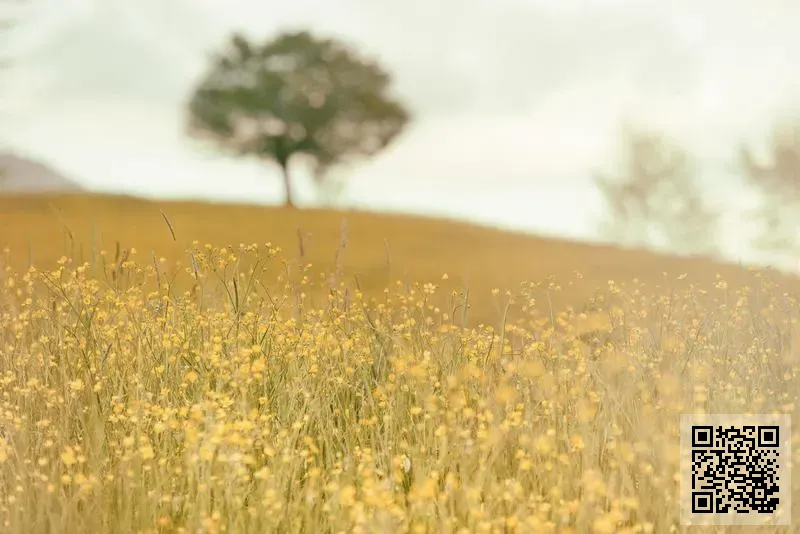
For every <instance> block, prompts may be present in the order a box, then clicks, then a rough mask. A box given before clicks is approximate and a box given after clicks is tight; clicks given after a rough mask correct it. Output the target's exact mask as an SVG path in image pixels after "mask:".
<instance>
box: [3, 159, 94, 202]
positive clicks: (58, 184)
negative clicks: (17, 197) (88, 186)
mask: <svg viewBox="0 0 800 534" xmlns="http://www.w3.org/2000/svg"><path fill="white" fill-rule="evenodd" d="M81 189H82V188H81V187H80V186H79V185H78V184H76V183H75V182H73V181H72V180H70V179H69V178H66V177H64V176H63V175H61V174H60V173H58V172H57V171H55V170H53V169H51V168H50V167H48V166H47V165H43V164H42V163H39V162H36V161H34V160H32V159H28V158H24V157H22V156H18V155H15V154H12V153H10V152H0V193H42V192H48V193H52V192H77V191H80V190H81Z"/></svg>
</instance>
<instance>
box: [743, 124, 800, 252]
mask: <svg viewBox="0 0 800 534" xmlns="http://www.w3.org/2000/svg"><path fill="white" fill-rule="evenodd" d="M767 152H768V153H767V157H766V158H758V157H756V155H755V154H754V151H753V150H752V149H751V148H749V147H742V148H741V150H740V152H739V155H740V162H741V166H742V169H743V172H744V176H745V179H746V182H747V183H748V184H749V185H750V186H752V187H754V188H755V189H756V190H758V191H759V193H761V197H762V203H761V206H760V208H759V211H758V219H759V220H760V221H761V223H762V232H761V234H760V235H759V236H758V238H757V239H756V243H755V244H756V246H757V247H758V248H760V249H764V250H770V251H777V252H781V251H784V252H789V253H792V254H795V253H797V252H800V121H798V122H790V121H786V122H784V123H779V124H777V125H776V126H775V128H774V131H773V135H772V139H771V142H770V143H769V146H768V151H767Z"/></svg>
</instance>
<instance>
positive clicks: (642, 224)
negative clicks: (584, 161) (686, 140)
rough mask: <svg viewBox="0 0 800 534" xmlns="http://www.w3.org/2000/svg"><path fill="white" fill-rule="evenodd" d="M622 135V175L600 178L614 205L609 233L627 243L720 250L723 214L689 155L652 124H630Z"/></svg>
mask: <svg viewBox="0 0 800 534" xmlns="http://www.w3.org/2000/svg"><path fill="white" fill-rule="evenodd" d="M622 137H623V143H622V145H623V157H622V161H621V165H620V172H619V174H618V175H617V176H616V177H608V176H606V175H603V174H600V175H598V176H596V178H595V184H596V185H597V187H598V189H599V190H600V192H601V193H602V194H603V196H604V197H605V200H606V202H607V204H608V208H609V217H608V220H607V221H606V222H605V224H604V226H603V228H602V230H603V232H604V233H605V234H606V235H607V236H609V237H611V238H612V239H613V240H616V241H618V242H621V243H623V244H625V245H632V246H648V245H651V244H652V243H658V244H660V245H661V246H663V247H665V248H667V249H670V250H672V251H675V252H679V253H689V254H717V252H718V250H717V245H716V225H717V219H718V214H717V213H716V212H715V211H714V210H712V209H711V208H710V207H709V206H708V205H707V204H706V202H705V201H704V199H703V196H702V194H701V193H700V191H699V190H698V188H697V185H696V183H695V173H694V164H693V162H692V161H691V158H690V156H689V154H688V153H687V152H686V151H685V150H684V149H683V148H682V147H680V146H679V145H677V144H675V143H674V142H672V141H670V140H669V139H667V138H666V137H664V136H662V135H659V134H657V133H655V132H652V131H648V130H646V129H641V128H632V127H626V128H624V129H623V135H622Z"/></svg>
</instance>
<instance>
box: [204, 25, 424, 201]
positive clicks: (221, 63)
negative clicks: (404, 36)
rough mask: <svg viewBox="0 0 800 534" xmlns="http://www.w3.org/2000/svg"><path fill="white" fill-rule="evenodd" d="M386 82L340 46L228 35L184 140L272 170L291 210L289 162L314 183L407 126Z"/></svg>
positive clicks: (374, 67)
mask: <svg viewBox="0 0 800 534" xmlns="http://www.w3.org/2000/svg"><path fill="white" fill-rule="evenodd" d="M390 85H391V76H390V75H389V74H388V73H387V72H385V71H384V70H383V69H382V68H381V67H380V66H378V64H377V63H375V62H374V61H370V60H368V59H366V58H363V57H360V56H359V55H357V54H356V53H355V51H353V50H352V49H351V48H349V47H348V46H346V45H345V44H343V43H341V42H338V41H336V40H333V39H326V38H318V37H315V36H314V35H312V34H311V33H309V32H306V31H302V32H294V33H284V34H281V35H279V36H278V37H277V38H275V39H273V40H271V41H268V42H266V43H264V44H260V45H259V44H255V43H252V42H250V41H248V40H247V39H246V38H245V37H244V36H242V35H240V34H234V35H233V36H232V37H231V39H230V42H229V43H228V45H227V47H226V48H225V50H224V51H222V53H220V54H218V55H217V56H216V57H215V58H214V60H213V65H212V67H211V69H210V71H209V72H208V73H207V74H206V75H205V77H204V78H203V79H202V81H201V82H200V84H199V85H198V86H197V88H196V90H195V91H194V93H193V95H192V97H191V99H190V101H189V105H188V110H189V134H190V135H191V136H193V137H195V138H203V139H209V140H211V141H212V142H213V143H215V144H216V145H217V146H219V147H221V148H222V149H223V150H226V151H228V152H230V153H233V154H237V155H254V156H257V157H259V158H261V159H264V160H271V161H273V162H274V163H277V164H278V165H279V166H280V168H281V170H282V172H283V177H284V187H285V190H286V204H287V205H293V202H294V200H293V195H292V187H291V181H290V177H289V165H290V161H292V160H293V158H294V157H295V156H298V155H303V156H306V157H307V158H309V160H310V161H311V162H312V163H313V166H314V171H315V172H314V176H315V178H317V179H319V180H322V179H324V177H325V172H326V171H327V170H328V169H329V168H330V167H331V166H333V165H336V164H339V163H346V162H350V161H352V160H354V159H356V158H359V157H366V156H372V155H374V154H376V153H378V152H379V151H381V150H382V149H384V148H385V147H386V146H387V145H389V144H390V143H391V142H392V141H393V140H394V139H395V138H396V137H397V136H398V135H399V134H400V133H401V132H402V130H403V129H404V127H405V126H406V124H407V123H408V121H409V120H410V115H409V112H408V111H407V110H406V109H405V107H404V106H403V105H402V104H401V103H400V102H398V101H397V100H395V99H394V98H392V96H391V95H390V93H389V91H390Z"/></svg>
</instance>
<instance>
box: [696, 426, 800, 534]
mask: <svg viewBox="0 0 800 534" xmlns="http://www.w3.org/2000/svg"><path fill="white" fill-rule="evenodd" d="M790 436H791V418H790V416H788V415H689V416H686V415H684V416H682V417H681V517H682V523H684V524H717V525H743V524H745V525H763V524H771V525H789V524H790V519H791V517H790V515H789V511H790V510H791V503H790V498H791V492H790V487H791V486H790V480H789V477H790V465H791V459H790V458H789V455H790V450H791V449H790V448H789V438H790Z"/></svg>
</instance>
